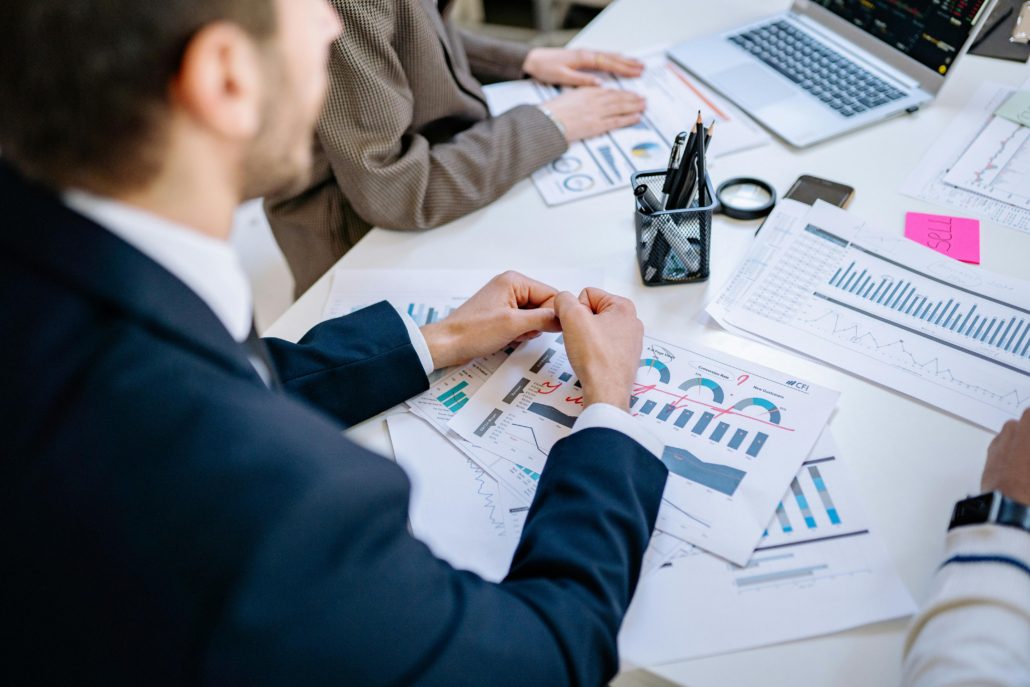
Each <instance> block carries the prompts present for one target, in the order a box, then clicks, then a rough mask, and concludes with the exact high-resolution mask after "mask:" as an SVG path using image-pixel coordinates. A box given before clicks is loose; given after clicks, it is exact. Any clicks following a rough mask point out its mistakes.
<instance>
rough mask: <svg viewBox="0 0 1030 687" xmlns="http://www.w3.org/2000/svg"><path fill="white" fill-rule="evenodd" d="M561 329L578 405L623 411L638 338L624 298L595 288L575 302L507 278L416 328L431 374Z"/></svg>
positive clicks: (543, 286)
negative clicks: (607, 406) (428, 356)
mask: <svg viewBox="0 0 1030 687" xmlns="http://www.w3.org/2000/svg"><path fill="white" fill-rule="evenodd" d="M559 331H560V332H563V333H564V339H565V351H566V353H567V355H568V357H569V362H570V363H571V364H572V369H573V371H574V372H575V373H576V375H577V377H578V378H579V381H580V383H581V384H582V385H583V405H584V406H590V405H592V404H594V403H607V404H610V405H613V406H615V407H617V408H621V409H623V410H627V409H628V408H629V397H630V393H631V390H632V386H633V380H634V378H635V376H636V371H637V367H638V366H639V365H640V352H641V349H642V347H643V336H644V327H643V325H642V324H641V322H640V320H639V319H637V313H636V308H635V307H634V306H633V303H632V302H631V301H629V300H628V299H625V298H621V297H619V296H615V295H612V294H610V293H607V292H605V291H602V290H601V289H594V288H588V289H584V290H583V292H582V293H580V294H579V296H578V297H577V296H575V295H573V294H571V293H569V292H567V291H563V292H558V291H557V290H556V289H554V288H552V287H550V286H548V285H546V284H543V283H541V282H538V281H535V280H533V279H530V278H529V277H526V276H524V275H521V274H519V273H517V272H505V273H504V274H501V275H499V276H497V277H494V278H493V279H491V280H490V282H489V283H487V285H486V286H484V287H483V288H482V289H480V290H479V292H478V293H476V294H475V295H474V296H472V298H470V299H469V300H468V301H466V302H465V303H464V304H463V305H462V306H461V307H460V308H458V309H457V310H455V311H454V312H453V313H451V314H450V315H449V316H448V317H447V318H446V319H444V320H441V321H440V322H436V323H433V324H428V325H426V326H425V327H423V328H422V334H423V336H424V337H425V339H426V343H427V344H428V345H429V351H430V353H431V354H432V356H433V364H434V366H435V367H436V368H437V369H441V368H445V367H451V366H452V365H460V364H463V363H466V362H468V361H470V360H472V359H473V358H478V357H480V356H484V355H490V354H491V353H495V352H497V351H499V350H501V349H502V348H504V347H505V346H506V345H508V344H509V343H511V342H512V341H526V340H528V339H531V338H534V337H536V336H539V335H540V334H541V333H543V332H559Z"/></svg>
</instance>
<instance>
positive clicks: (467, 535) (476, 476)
mask: <svg viewBox="0 0 1030 687" xmlns="http://www.w3.org/2000/svg"><path fill="white" fill-rule="evenodd" d="M386 422H387V426H388V427H389V430H390V440H391V441H392V442H393V449H394V454H395V455H396V458H397V463H398V464H399V465H400V466H401V467H402V468H404V471H405V472H406V473H408V477H409V478H410V479H411V511H410V520H411V530H412V532H413V533H414V535H415V536H416V537H418V538H419V539H421V540H422V541H423V542H425V543H426V544H427V545H428V546H429V548H430V549H431V550H432V551H433V553H434V554H436V555H437V556H438V557H440V558H443V559H444V560H446V561H447V562H449V563H450V564H451V565H453V566H455V567H456V568H461V569H463V570H470V571H472V572H474V573H477V574H479V575H480V576H482V577H483V578H484V579H487V580H491V581H495V582H496V581H499V580H501V579H503V578H504V576H505V575H506V574H507V573H508V568H509V567H510V566H511V559H512V555H513V554H514V553H515V548H516V547H517V546H518V542H519V538H520V537H521V534H522V521H523V520H524V519H525V515H524V511H519V512H515V513H513V512H512V510H511V508H512V507H511V505H510V504H509V503H508V498H507V495H506V492H505V490H504V489H503V488H501V487H500V485H499V484H498V483H497V480H495V479H494V478H493V477H491V476H490V475H489V474H487V473H486V471H485V470H483V468H481V467H480V466H478V465H476V463H474V462H473V461H471V460H470V459H469V458H468V457H467V456H465V455H464V454H463V453H461V452H460V451H458V450H457V449H455V448H454V446H453V445H452V444H451V443H450V442H448V441H447V440H446V439H445V438H444V437H443V436H442V435H441V434H440V433H439V432H437V431H436V430H435V429H433V428H432V427H431V426H430V425H429V424H427V423H426V422H425V421H424V420H422V419H420V418H418V417H416V416H414V415H412V414H410V413H403V414H399V415H390V416H389V417H387V418H386Z"/></svg>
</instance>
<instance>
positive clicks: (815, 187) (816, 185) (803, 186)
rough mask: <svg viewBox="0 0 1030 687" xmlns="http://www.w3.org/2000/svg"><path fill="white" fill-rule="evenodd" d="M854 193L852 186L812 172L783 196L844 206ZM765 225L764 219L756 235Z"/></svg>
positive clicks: (804, 201)
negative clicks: (820, 176)
mask: <svg viewBox="0 0 1030 687" xmlns="http://www.w3.org/2000/svg"><path fill="white" fill-rule="evenodd" d="M854 195H855V189H854V188H852V187H851V186H845V185H844V184H838V183H837V182H836V181H830V180H829V179H820V178H819V177H814V176H812V175H810V174H802V175H801V176H799V177H798V178H797V181H795V182H794V183H793V184H792V185H791V187H790V190H789V191H787V194H786V195H785V196H783V197H784V198H790V199H791V200H796V201H798V202H799V203H804V204H805V205H815V201H817V200H825V201H826V202H827V203H830V204H831V205H836V206H837V207H839V208H844V207H847V206H848V203H850V202H851V197H852V196H854ZM764 226H765V221H764V220H763V221H762V223H761V224H760V225H759V226H758V228H757V229H755V236H758V232H760V231H762V227H764Z"/></svg>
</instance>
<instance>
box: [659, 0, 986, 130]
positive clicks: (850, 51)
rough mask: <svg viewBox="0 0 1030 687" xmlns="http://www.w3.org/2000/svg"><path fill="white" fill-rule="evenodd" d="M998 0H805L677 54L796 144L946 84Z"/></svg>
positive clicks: (893, 110) (900, 108)
mask: <svg viewBox="0 0 1030 687" xmlns="http://www.w3.org/2000/svg"><path fill="white" fill-rule="evenodd" d="M990 5H993V0H795V2H794V5H793V7H791V9H790V11H788V12H786V13H783V14H778V15H775V16H773V17H769V18H766V19H762V20H760V21H756V22H754V23H752V24H747V25H745V26H741V27H738V28H736V29H733V30H732V31H727V32H724V33H721V34H717V35H712V36H706V37H703V38H699V39H697V40H692V41H688V42H686V43H683V44H682V45H679V46H677V47H675V48H673V49H672V50H671V51H669V56H670V57H671V58H672V59H673V60H674V61H675V62H677V63H678V64H679V65H681V66H682V67H684V68H685V69H687V70H688V71H690V72H693V73H694V74H696V75H697V76H698V77H699V78H701V79H702V80H703V81H705V82H707V83H708V84H709V85H711V86H712V87H713V88H714V89H716V90H717V91H719V92H721V93H722V94H724V95H725V96H727V97H728V98H730V99H731V100H732V101H733V102H735V103H736V104H737V105H739V106H740V107H741V108H743V109H744V110H746V111H747V112H748V113H749V114H751V115H752V116H753V117H754V118H755V119H757V120H758V121H760V122H761V123H762V124H764V125H765V126H766V127H767V128H769V129H770V130H772V131H773V132H774V133H776V134H777V135H779V136H780V137H782V138H783V139H785V140H786V141H787V142H789V143H791V144H793V145H795V146H799V147H800V146H807V145H811V144H813V143H816V142H818V141H822V140H825V139H827V138H831V137H833V136H836V135H838V134H842V133H845V132H848V131H852V130H854V129H857V128H859V127H862V126H865V125H867V124H871V123H873V122H877V121H880V120H882V119H886V118H888V117H891V116H893V115H897V114H900V113H902V112H906V111H908V112H914V111H915V110H916V109H918V108H919V107H920V106H921V105H922V104H924V103H926V102H929V101H930V100H932V99H933V98H934V97H935V96H936V95H937V92H938V91H940V89H941V86H943V85H944V80H945V79H946V78H947V76H948V74H949V73H950V72H951V71H952V69H954V67H955V63H956V61H957V60H958V58H959V57H960V56H961V55H962V54H963V52H964V51H965V49H966V46H967V45H968V44H969V40H970V38H971V37H972V35H973V32H974V31H973V30H974V28H976V27H977V26H978V24H979V23H980V22H982V21H985V20H986V17H987V14H988V12H987V10H988V9H989V6H990Z"/></svg>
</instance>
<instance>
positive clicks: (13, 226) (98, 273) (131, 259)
mask: <svg viewBox="0 0 1030 687" xmlns="http://www.w3.org/2000/svg"><path fill="white" fill-rule="evenodd" d="M0 207H3V208H4V220H3V223H4V225H5V226H4V227H3V229H0V249H2V250H4V251H5V252H7V253H9V254H11V255H13V256H15V257H16V259H18V260H20V261H22V262H24V263H25V264H27V265H31V266H32V267H33V268H35V269H37V270H39V271H41V272H44V273H46V274H48V276H50V277H51V278H52V279H54V280H55V281H58V282H62V283H65V284H67V285H68V286H70V287H72V288H74V289H75V290H76V291H77V292H79V293H82V294H84V295H88V296H89V297H91V298H93V299H95V300H98V301H101V302H103V303H104V304H105V305H108V306H111V307H114V308H117V309H118V310H121V311H122V312H123V313H125V314H126V315H128V316H130V317H132V318H133V319H136V320H137V321H139V322H140V323H141V324H143V325H145V326H147V327H148V328H150V329H153V330H155V331H156V332H158V333H159V334H160V335H162V336H164V337H166V338H169V339H173V340H175V341H176V342H177V343H178V344H179V345H181V346H183V347H185V348H189V349H192V350H194V351H195V352H197V353H199V354H202V355H204V356H206V357H208V358H210V359H213V360H216V361H217V362H218V363H219V364H221V365H222V366H223V367H225V368H227V369H229V370H232V371H233V372H235V373H237V374H240V375H243V376H246V377H249V378H251V379H253V380H255V381H256V382H257V383H259V384H262V385H263V383H262V382H261V379H260V377H258V375H257V373H256V372H255V370H254V368H253V367H252V366H251V365H250V363H249V362H248V360H247V358H246V355H245V353H244V351H243V349H242V348H241V346H240V345H239V344H238V343H237V342H236V341H235V340H234V339H233V338H232V337H231V336H230V335H229V332H228V331H226V329H225V327H224V326H223V325H222V323H221V321H219V320H218V318H217V317H216V316H215V314H214V313H213V312H212V311H211V309H210V308H209V307H208V306H207V304H206V303H204V301H202V300H201V299H200V297H199V296H197V295H196V294H195V293H194V292H193V291H192V290H191V289H189V288H188V287H187V286H186V285H185V284H183V283H182V282H181V281H179V280H178V279H177V278H176V277H174V276H173V275H172V274H171V273H169V272H168V271H167V270H165V269H164V268H163V267H161V266H160V265H158V264H157V263H156V262H154V261H153V260H151V259H150V258H148V257H147V256H145V255H143V254H142V253H140V252H139V251H137V250H136V249H135V248H133V247H132V246H130V245H129V244H128V243H126V242H124V241H123V240H122V239H120V238H118V237H117V236H115V235H114V234H112V233H111V232H109V231H108V230H106V229H104V228H103V227H101V226H99V225H97V224H96V223H94V222H93V221H91V220H89V219H87V218H85V217H83V216H82V215H79V214H78V213H76V212H73V211H72V210H70V209H69V208H67V207H66V206H65V205H64V204H63V203H62V202H61V201H60V199H59V198H58V197H57V196H56V195H54V194H53V193H52V192H51V191H49V190H47V189H44V188H42V187H40V186H36V185H34V184H31V183H29V182H27V181H26V180H25V179H24V178H23V177H21V175H20V174H18V173H17V172H15V171H14V170H12V169H11V168H10V167H9V166H8V165H6V164H4V163H3V162H2V161H0ZM30 297H31V296H30Z"/></svg>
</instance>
